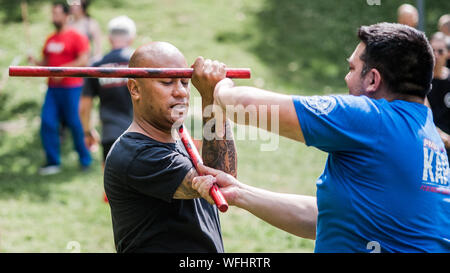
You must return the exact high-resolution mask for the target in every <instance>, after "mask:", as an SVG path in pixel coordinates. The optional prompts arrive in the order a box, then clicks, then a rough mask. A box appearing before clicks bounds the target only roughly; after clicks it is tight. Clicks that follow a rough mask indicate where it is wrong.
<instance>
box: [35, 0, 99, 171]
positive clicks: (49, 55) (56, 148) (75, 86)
mask: <svg viewBox="0 0 450 273" xmlns="http://www.w3.org/2000/svg"><path fill="white" fill-rule="evenodd" d="M68 17H69V6H68V5H67V4H66V3H65V2H54V3H53V4H52V22H53V25H54V26H55V30H56V31H55V33H53V34H51V35H50V36H49V37H48V39H47V40H46V42H45V44H44V47H43V51H42V52H43V59H42V60H36V59H35V58H34V57H32V56H29V58H28V61H29V62H30V63H32V64H34V65H41V66H75V67H76V66H85V65H86V64H87V62H88V59H89V42H88V40H87V38H86V37H85V36H83V35H81V34H79V33H78V32H77V31H75V30H73V29H72V28H70V27H69V26H68V24H67V22H68ZM82 85H83V79H82V78H49V79H48V90H47V93H46V96H45V100H44V105H43V106H42V112H41V140H42V145H43V147H44V150H45V153H46V159H47V163H46V164H45V165H44V166H43V167H42V168H40V170H39V173H40V174H41V175H49V174H55V173H58V172H60V164H61V160H60V138H59V124H60V121H61V120H62V121H64V123H65V124H66V125H67V126H68V127H69V128H70V129H71V132H72V137H73V141H74V145H75V149H76V151H77V152H78V155H79V160H80V164H81V167H82V169H83V170H85V169H88V168H89V166H90V164H91V161H92V158H91V156H90V154H89V151H88V149H87V148H86V146H85V144H84V134H83V127H82V125H81V121H80V116H79V113H78V107H79V100H80V95H81V89H82Z"/></svg>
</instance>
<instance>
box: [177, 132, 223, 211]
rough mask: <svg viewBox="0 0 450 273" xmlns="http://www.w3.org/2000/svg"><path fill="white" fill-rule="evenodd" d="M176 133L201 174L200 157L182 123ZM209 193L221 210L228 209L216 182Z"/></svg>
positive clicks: (201, 162)
mask: <svg viewBox="0 0 450 273" xmlns="http://www.w3.org/2000/svg"><path fill="white" fill-rule="evenodd" d="M178 134H179V135H180V138H181V142H183V145H184V147H185V148H186V151H187V153H188V154H189V157H190V158H191V160H192V163H193V164H194V167H195V169H196V170H197V173H198V174H199V175H202V174H201V173H200V171H199V170H198V164H203V161H202V158H201V156H200V154H199V152H198V150H197V148H196V147H195V145H194V142H193V141H192V138H191V136H190V135H189V132H188V131H187V130H186V129H185V128H184V125H181V126H180V128H179V129H178ZM209 194H210V195H211V197H212V199H213V200H214V203H215V204H216V206H217V208H218V209H219V210H220V211H221V212H226V211H227V210H228V203H227V200H225V197H223V195H222V192H220V190H219V188H218V187H217V185H216V184H214V185H213V186H212V187H211V189H210V190H209Z"/></svg>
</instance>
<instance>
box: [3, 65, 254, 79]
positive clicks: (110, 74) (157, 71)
mask: <svg viewBox="0 0 450 273" xmlns="http://www.w3.org/2000/svg"><path fill="white" fill-rule="evenodd" d="M193 71H194V70H193V69H192V68H127V67H52V66H10V67H9V76H11V77H77V78H191V77H192V72H193ZM226 71H227V74H226V77H227V78H240V79H249V78H250V76H251V75H250V74H251V73H250V69H248V68H227V69H226Z"/></svg>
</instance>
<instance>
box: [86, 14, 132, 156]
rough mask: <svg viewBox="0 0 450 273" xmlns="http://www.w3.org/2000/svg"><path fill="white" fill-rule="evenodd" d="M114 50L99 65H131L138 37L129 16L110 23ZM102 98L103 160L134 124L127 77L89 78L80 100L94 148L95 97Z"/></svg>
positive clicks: (95, 136) (89, 144)
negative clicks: (115, 142) (133, 44)
mask: <svg viewBox="0 0 450 273" xmlns="http://www.w3.org/2000/svg"><path fill="white" fill-rule="evenodd" d="M108 33H109V42H110V44H111V51H110V52H109V53H108V54H106V55H105V56H104V57H103V58H102V59H101V60H99V61H98V62H95V63H94V64H93V66H96V67H128V62H129V60H130V58H131V55H132V54H133V52H134V50H133V49H132V48H130V46H131V44H132V43H133V40H134V38H135V36H136V25H135V23H134V22H133V20H131V19H130V18H128V17H127V16H119V17H116V18H114V19H112V20H111V21H109V24H108ZM95 97H98V98H99V99H100V121H101V126H102V137H101V144H102V147H103V162H104V160H105V159H106V155H107V154H108V152H109V149H110V148H111V146H112V144H113V143H114V141H116V139H117V138H118V137H119V136H120V135H121V134H122V133H123V132H124V131H125V130H126V129H127V128H128V126H130V124H131V121H132V120H133V105H132V103H131V97H130V93H129V92H128V88H127V79H126V78H87V79H86V80H85V83H84V87H83V93H82V96H81V102H80V117H81V122H82V124H83V128H84V136H85V143H86V145H87V146H88V147H94V146H95V145H96V144H97V141H98V133H97V132H96V130H95V129H94V127H93V124H92V122H91V111H92V107H93V99H94V98H95Z"/></svg>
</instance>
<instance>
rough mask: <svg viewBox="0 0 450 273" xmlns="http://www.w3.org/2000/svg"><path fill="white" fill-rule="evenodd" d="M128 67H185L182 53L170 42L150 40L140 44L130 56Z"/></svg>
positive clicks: (185, 63)
mask: <svg viewBox="0 0 450 273" xmlns="http://www.w3.org/2000/svg"><path fill="white" fill-rule="evenodd" d="M128 66H129V67H155V68H164V67H169V68H176V67H180V68H183V67H187V66H188V65H187V62H186V59H185V58H184V55H183V54H182V53H181V52H180V50H178V48H176V47H175V46H173V45H172V44H169V43H166V42H151V43H148V44H145V45H142V46H140V47H139V48H138V49H136V51H135V52H134V54H133V56H131V59H130V62H129V64H128Z"/></svg>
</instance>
